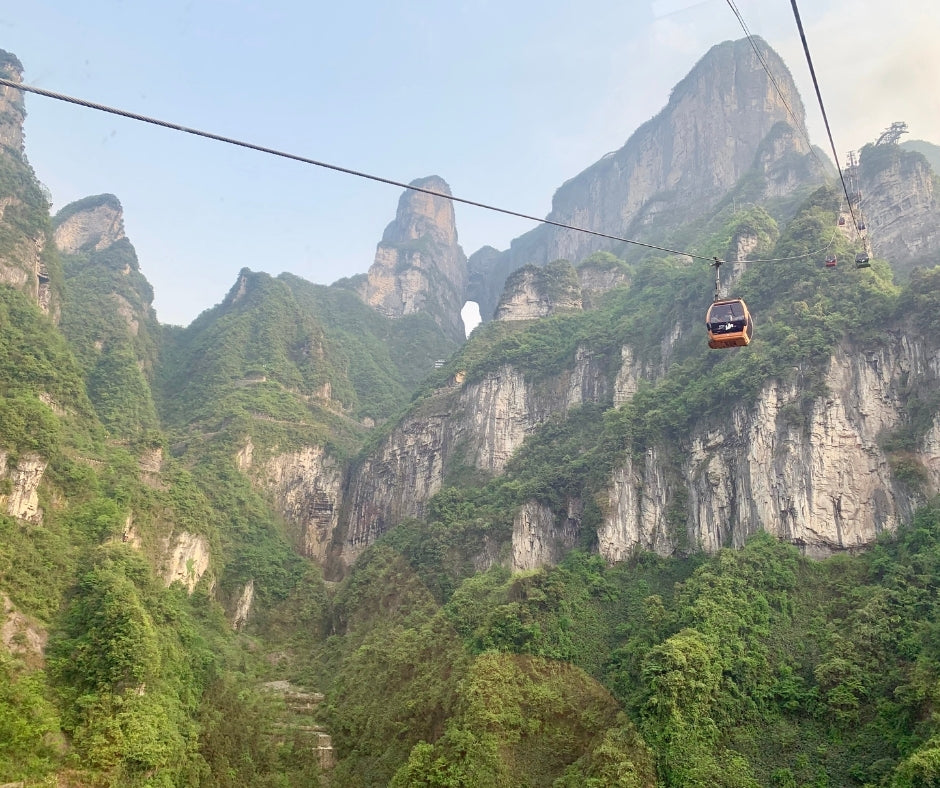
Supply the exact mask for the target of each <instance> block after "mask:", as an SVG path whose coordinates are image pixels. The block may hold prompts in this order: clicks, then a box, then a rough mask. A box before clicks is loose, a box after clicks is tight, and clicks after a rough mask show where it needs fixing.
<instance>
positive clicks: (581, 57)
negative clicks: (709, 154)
mask: <svg viewBox="0 0 940 788" xmlns="http://www.w3.org/2000/svg"><path fill="white" fill-rule="evenodd" d="M13 5H14V4H13V3H4V6H5V7H4V8H3V9H2V10H0V49H5V50H7V51H9V52H12V53H13V54H15V55H16V56H17V57H18V58H19V59H20V60H21V61H22V63H23V66H24V69H25V73H24V81H25V82H26V83H27V84H31V85H36V86H39V87H43V88H46V89H49V90H53V91H57V92H60V93H65V94H69V95H73V96H78V97H81V98H85V99H88V100H91V101H95V102H98V103H102V104H108V105H111V106H115V107H120V108H122V109H126V110H129V111H132V112H137V113H140V114H144V115H151V116H156V117H159V118H162V119H165V120H168V121H172V122H175V123H179V124H182V125H185V126H190V127H194V128H199V129H204V130H206V131H211V132H214V133H216V134H221V135H224V136H229V137H235V138H239V139H244V140H246V141H250V142H253V143H256V144H259V145H263V146H266V147H271V148H277V149H282V150H287V151H290V152H292V153H296V154H298V155H301V156H305V157H308V158H312V159H317V160H320V161H325V162H329V163H333V164H337V165H340V166H343V167H347V168H350V169H354V170H360V171H365V172H369V173H372V174H375V175H378V176H381V177H384V178H389V179H392V180H395V181H401V182H409V181H411V180H414V179H415V178H419V177H424V176H427V175H439V176H441V177H442V178H444V179H445V180H446V181H447V182H448V183H449V184H450V187H451V190H452V191H453V193H454V194H455V195H457V196H460V197H463V198H466V199H470V200H475V201H479V202H485V203H491V204H496V205H499V206H501V207H505V208H508V209H510V210H514V211H519V212H522V213H526V214H532V215H536V216H544V215H546V214H547V213H548V212H549V210H550V208H551V198H552V194H553V193H554V191H555V190H556V189H557V188H558V187H559V186H560V185H561V184H562V183H563V182H564V181H565V180H567V179H568V178H571V177H573V176H574V175H576V174H577V173H578V172H580V171H581V170H583V169H584V168H586V167H587V166H589V165H590V164H592V163H593V162H595V161H596V160H597V159H599V158H600V157H601V156H603V155H604V154H605V153H607V152H609V151H613V150H616V149H618V148H620V147H621V146H622V145H623V144H624V142H626V140H627V139H628V137H629V136H630V134H631V133H632V132H633V131H634V130H635V129H636V128H637V127H638V126H639V125H640V124H641V123H643V122H644V121H646V120H648V119H649V118H651V117H652V116H653V115H655V114H656V113H657V112H659V110H660V109H662V108H663V107H664V106H665V104H666V102H667V100H668V98H669V91H670V90H671V88H672V87H673V86H674V85H675V84H676V83H677V82H678V81H679V80H680V79H682V77H683V76H685V75H686V74H687V73H688V71H689V70H690V69H691V68H692V66H694V65H695V63H696V62H697V61H698V60H699V59H700V58H701V57H702V56H703V55H704V54H705V52H706V51H707V50H708V48H709V47H710V46H712V45H714V44H716V43H720V42H721V41H726V40H729V39H739V38H742V37H743V36H744V33H743V31H742V29H741V27H740V25H739V23H738V21H737V19H736V18H735V16H734V14H733V13H732V11H731V9H730V8H729V6H728V3H727V2H726V0H703V1H702V2H694V1H693V2H690V1H689V0H577V1H575V0H569V1H568V2H564V1H563V0H539V2H529V1H528V0H521V1H519V2H511V0H508V1H507V0H499V2H497V1H496V0H450V2H430V1H429V0H425V1H424V2H417V1H416V0H400V1H399V2H376V1H375V0H361V1H360V2H345V3H336V2H334V3H329V4H327V3H323V2H317V1H316V0H313V2H310V1H309V0H308V2H300V1H298V0H265V1H264V2H261V0H162V2H160V3H156V2H141V1H139V0H82V2H75V0H29V1H28V2H20V3H17V4H15V8H11V6H13ZM736 5H737V7H738V9H739V10H740V12H741V14H742V16H743V17H744V20H745V22H746V23H747V25H748V28H749V29H750V31H751V32H752V33H753V34H755V35H760V36H762V37H764V38H765V39H766V40H767V41H768V42H769V43H770V44H771V46H773V47H774V48H775V49H776V50H777V51H778V52H779V53H780V54H781V55H782V56H783V58H784V60H785V61H786V62H787V64H788V65H789V67H790V70H791V72H792V73H793V75H794V77H795V78H796V81H797V85H798V86H799V88H800V92H801V94H802V96H803V101H804V104H805V106H806V109H807V115H808V119H809V124H808V125H809V131H810V136H811V139H812V140H813V142H814V143H816V144H818V145H820V146H822V147H823V148H825V149H826V150H827V151H828V148H829V146H828V141H827V140H826V138H825V136H824V132H823V128H822V121H821V117H820V112H819V108H818V105H817V102H816V98H815V94H814V92H813V89H812V84H811V82H810V79H809V72H808V68H807V66H806V62H805V60H804V57H803V52H802V47H801V44H800V41H799V37H798V34H797V29H796V24H795V22H794V19H793V12H792V8H791V4H790V2H788V0H737V2H736ZM800 13H801V15H802V17H803V23H804V26H805V28H806V33H807V39H808V42H809V46H810V50H811V53H812V55H813V61H814V65H815V67H816V72H817V75H818V77H819V80H820V85H821V89H822V93H823V99H824V101H825V102H826V109H827V113H828V115H829V120H830V123H831V125H832V130H833V134H834V136H835V141H836V146H837V151H838V153H839V156H840V159H844V156H845V152H846V151H848V150H850V149H858V148H860V147H861V146H862V145H863V144H865V143H866V142H871V141H874V139H875V138H876V137H877V136H878V134H879V133H880V132H881V131H882V130H883V129H884V128H886V127H887V126H889V125H890V124H891V123H892V122H893V121H896V120H903V121H906V122H907V123H908V125H909V128H910V134H909V136H908V137H907V138H906V139H926V140H929V141H931V142H934V143H937V144H940V91H938V90H937V87H936V81H937V78H938V76H940V46H938V44H937V42H938V40H940V3H938V0H802V2H801V3H800ZM26 107H27V113H28V116H27V121H26V153H27V156H28V157H29V160H30V162H31V163H32V165H33V167H34V169H35V170H36V174H37V175H38V177H39V179H40V180H41V181H42V182H43V183H44V184H45V185H46V186H47V187H48V188H49V189H50V191H51V194H52V199H53V202H54V205H53V208H54V210H58V209H59V208H61V207H62V206H64V205H66V204H68V203H69V202H72V201H73V200H76V199H80V198H82V197H85V196H88V195H92V194H101V193H104V192H109V193H112V194H115V195H117V197H118V198H119V199H120V201H121V203H122V204H123V206H124V219H125V226H126V230H127V234H128V236H129V238H130V240H131V242H132V243H133V244H134V246H135V248H136V249H137V253H138V257H139V258H140V264H141V269H142V271H143V273H144V275H145V276H146V277H147V278H148V279H149V280H150V282H151V283H152V284H153V286H154V290H155V292H156V300H155V307H156V310H157V316H158V318H159V319H160V321H161V322H164V323H174V324H183V325H185V324H188V323H189V322H191V321H192V320H193V318H195V317H196V315H198V314H199V313H200V312H201V311H203V310H204V309H207V308H209V307H211V306H212V305H214V304H216V303H218V302H219V301H221V300H222V298H223V297H224V295H225V293H226V292H227V291H228V289H229V288H230V287H231V285H232V284H233V283H234V281H235V278H236V276H237V273H238V271H239V269H241V268H242V267H248V268H251V269H253V270H256V271H267V272H269V273H271V274H274V275H276V274H278V273H280V272H282V271H290V272H292V273H294V274H297V275H299V276H302V277H304V278H306V279H309V280H311V281H313V282H319V283H323V284H329V283H331V282H333V281H335V280H336V279H339V278H340V277H343V276H349V275H352V274H356V273H362V272H365V271H367V270H368V268H369V266H370V265H371V264H372V260H373V256H374V254H375V246H376V244H377V242H378V241H379V240H380V238H381V235H382V231H383V230H384V229H385V226H386V225H387V224H388V223H389V222H390V221H391V220H392V219H393V218H394V216H395V210H396V207H397V204H398V199H399V197H400V195H401V190H400V189H398V188H395V187H391V186H387V185H383V184H378V183H374V182H371V181H366V180H362V179H359V178H355V177H351V176H348V175H342V174H338V173H335V172H331V171H329V170H325V169H322V168H318V167H313V166H308V165H304V164H298V163H294V162H289V161H285V160H281V159H277V158H273V157H271V156H266V155H263V154H260V153H256V152H252V151H246V150H242V149H239V148H235V147H231V146H228V145H224V144H220V143H216V142H211V141H207V140H203V139H199V138H196V137H193V136H190V135H185V134H180V133H178V132H173V131H168V130H165V129H161V128H157V127H153V126H148V125H144V124H141V123H137V122H135V121H131V120H126V119H123V118H119V117H115V116H112V115H106V114H103V113H100V112H95V111H93V110H88V109H83V108H80V107H76V106H73V105H69V104H65V103H62V102H59V101H55V100H53V99H48V98H43V97H40V96H34V95H29V94H27V96H26ZM456 212H457V230H458V235H459V239H460V243H461V245H462V246H463V248H464V251H465V252H466V253H467V254H468V255H469V254H471V253H472V252H474V251H476V250H477V249H479V248H480V247H481V246H483V245H486V244H489V245H491V246H495V247H497V248H500V249H503V248H506V247H507V246H508V245H509V242H510V240H511V239H512V238H514V237H516V236H518V235H521V234H522V233H524V232H526V231H528V230H529V229H531V228H532V226H533V224H532V223H531V222H527V221H523V220H518V219H511V218H508V217H503V216H500V215H498V214H494V213H491V212H488V211H484V210H481V209H477V208H471V207H467V206H461V205H459V204H458V205H457V206H456Z"/></svg>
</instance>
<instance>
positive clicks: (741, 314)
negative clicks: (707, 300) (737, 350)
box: [705, 298, 754, 350]
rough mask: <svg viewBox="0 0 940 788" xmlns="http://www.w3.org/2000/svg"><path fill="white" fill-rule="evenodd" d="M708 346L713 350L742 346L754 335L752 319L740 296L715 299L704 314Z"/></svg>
mask: <svg viewBox="0 0 940 788" xmlns="http://www.w3.org/2000/svg"><path fill="white" fill-rule="evenodd" d="M705 328H706V329H708V346H709V347H710V348H712V349H714V350H717V349H720V348H728V347H744V346H745V345H747V344H748V343H750V341H751V337H753V336H754V320H753V319H752V318H751V313H750V312H748V310H747V304H745V303H744V301H743V300H742V299H740V298H726V299H724V300H722V301H715V302H714V303H713V304H712V305H711V306H710V307H708V312H707V313H706V314H705Z"/></svg>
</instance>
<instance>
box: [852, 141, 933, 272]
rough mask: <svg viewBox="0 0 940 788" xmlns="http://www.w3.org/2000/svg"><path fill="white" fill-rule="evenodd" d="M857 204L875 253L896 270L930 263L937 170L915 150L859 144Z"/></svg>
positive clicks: (903, 270)
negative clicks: (861, 147) (861, 212)
mask: <svg viewBox="0 0 940 788" xmlns="http://www.w3.org/2000/svg"><path fill="white" fill-rule="evenodd" d="M859 178H860V183H859V185H860V188H861V192H862V209H863V212H864V217H865V222H866V224H867V225H868V229H869V233H870V236H871V239H872V249H873V251H874V253H875V255H877V256H878V257H883V258H886V259H889V260H891V264H892V267H894V269H895V270H896V271H900V272H902V273H904V272H907V271H909V270H910V269H912V268H914V267H916V266H918V265H927V266H933V265H936V262H937V260H936V255H935V254H932V252H934V251H935V250H936V249H937V248H938V247H940V194H938V192H937V183H938V181H937V174H936V173H934V172H933V171H932V169H931V167H930V165H929V164H928V162H927V160H926V159H925V158H924V157H923V156H922V155H921V154H919V153H914V152H908V151H905V150H903V149H902V148H901V147H899V146H898V145H873V146H866V147H865V148H863V149H862V155H861V157H860V163H859Z"/></svg>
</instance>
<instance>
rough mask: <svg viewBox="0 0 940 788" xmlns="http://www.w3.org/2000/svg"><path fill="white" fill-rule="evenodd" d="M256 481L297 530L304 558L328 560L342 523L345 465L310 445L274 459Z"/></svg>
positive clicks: (268, 462) (265, 465)
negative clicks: (341, 510)
mask: <svg viewBox="0 0 940 788" xmlns="http://www.w3.org/2000/svg"><path fill="white" fill-rule="evenodd" d="M257 478H258V480H259V483H260V484H261V485H262V486H263V487H264V488H265V489H267V490H268V491H269V492H271V493H273V496H274V504H275V507H276V508H277V510H278V511H279V512H281V514H282V515H283V516H284V518H285V520H287V522H288V523H289V524H290V525H292V526H293V528H294V529H295V531H296V533H297V534H298V536H299V541H300V545H301V550H302V552H303V553H304V555H306V556H308V557H310V558H313V559H314V560H316V561H319V562H323V561H325V560H326V557H327V552H328V548H329V546H330V542H331V540H332V538H333V534H334V532H335V530H336V527H337V525H338V521H339V510H340V504H341V502H342V486H343V468H342V465H341V464H340V463H338V462H336V461H335V460H334V459H333V458H331V457H330V456H329V455H328V454H327V453H326V452H325V451H324V450H323V449H322V448H320V447H317V446H311V447H307V448H305V449H302V450H300V451H296V452H290V453H287V454H279V455H278V456H276V457H272V458H271V459H269V460H268V461H267V462H266V463H265V464H264V467H263V468H262V469H260V471H259V475H258V477H257Z"/></svg>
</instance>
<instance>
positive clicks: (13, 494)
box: [0, 450, 48, 523]
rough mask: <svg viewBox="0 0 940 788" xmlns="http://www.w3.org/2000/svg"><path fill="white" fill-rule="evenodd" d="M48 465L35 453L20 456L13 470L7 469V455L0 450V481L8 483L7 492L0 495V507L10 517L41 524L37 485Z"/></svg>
mask: <svg viewBox="0 0 940 788" xmlns="http://www.w3.org/2000/svg"><path fill="white" fill-rule="evenodd" d="M47 465H48V463H47V462H46V461H45V460H44V459H43V458H42V457H40V456H39V455H38V454H35V453H32V452H30V453H28V454H24V455H23V456H21V457H20V458H19V459H18V460H17V463H16V466H15V467H13V468H8V467H7V453H6V452H5V451H2V450H0V480H5V481H8V483H9V492H8V493H5V494H0V507H3V508H4V509H5V510H6V513H7V514H8V515H10V516H11V517H17V518H19V519H20V520H26V521H27V522H30V523H41V522H42V517H43V514H42V509H41V508H40V507H39V484H40V482H42V477H43V474H45V472H46V466H47Z"/></svg>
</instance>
